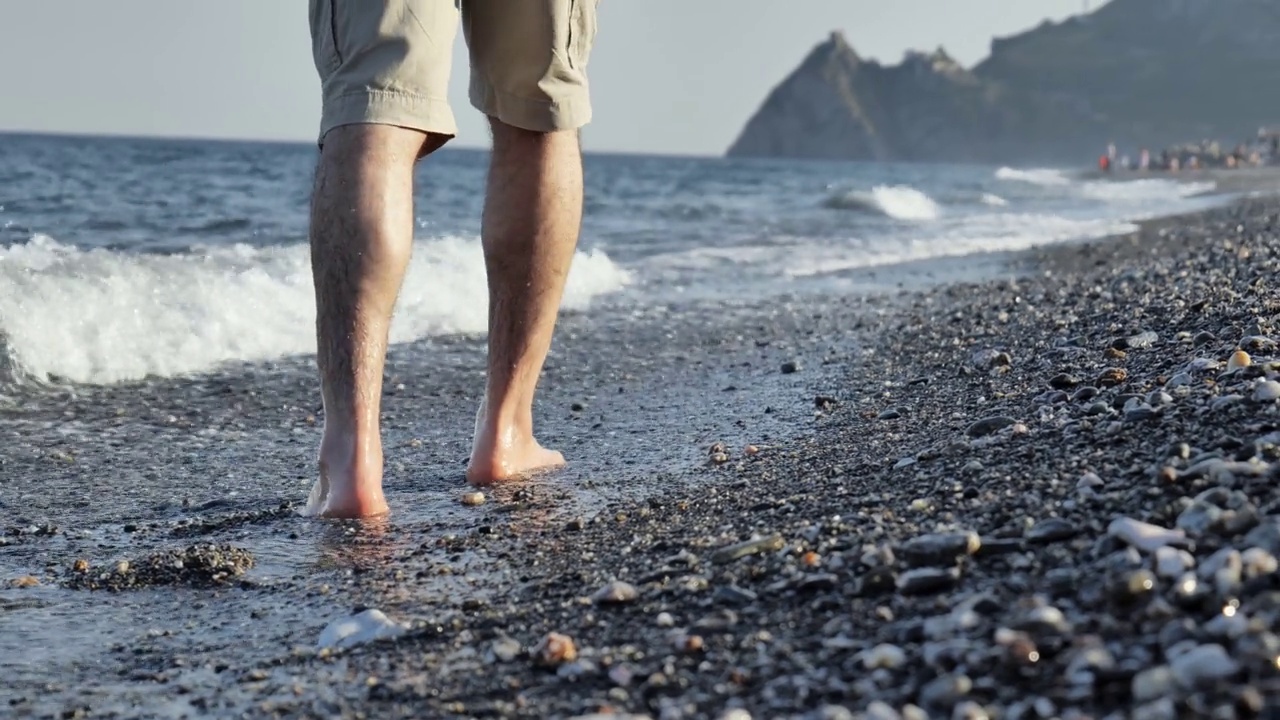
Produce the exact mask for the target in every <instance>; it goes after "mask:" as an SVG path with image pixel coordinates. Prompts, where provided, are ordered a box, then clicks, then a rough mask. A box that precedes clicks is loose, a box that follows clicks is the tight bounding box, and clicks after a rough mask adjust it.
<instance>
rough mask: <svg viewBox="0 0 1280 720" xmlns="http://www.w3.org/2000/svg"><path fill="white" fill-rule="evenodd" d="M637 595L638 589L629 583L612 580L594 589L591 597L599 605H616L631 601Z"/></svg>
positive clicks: (638, 594)
mask: <svg viewBox="0 0 1280 720" xmlns="http://www.w3.org/2000/svg"><path fill="white" fill-rule="evenodd" d="M639 596H640V593H639V591H637V590H636V587H635V586H634V585H632V584H631V583H626V582H622V581H621V580H614V581H613V582H610V583H608V584H606V585H605V586H604V587H602V588H600V589H599V590H597V591H595V592H594V593H593V594H592V595H591V599H592V601H594V602H596V603H598V604H600V605H618V604H621V603H628V602H631V601H633V600H635V599H636V598H637V597H639Z"/></svg>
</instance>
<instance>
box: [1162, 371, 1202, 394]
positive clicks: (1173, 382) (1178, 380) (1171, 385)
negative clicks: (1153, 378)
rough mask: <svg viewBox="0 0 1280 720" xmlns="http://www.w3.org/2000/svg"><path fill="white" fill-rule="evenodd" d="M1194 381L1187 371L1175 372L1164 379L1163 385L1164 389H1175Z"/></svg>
mask: <svg viewBox="0 0 1280 720" xmlns="http://www.w3.org/2000/svg"><path fill="white" fill-rule="evenodd" d="M1195 381H1196V380H1195V378H1193V377H1191V375H1190V374H1189V373H1185V372H1180V373H1175V374H1174V375H1173V376H1172V377H1170V378H1169V379H1168V380H1167V381H1165V384H1164V387H1165V389H1166V390H1177V389H1178V388H1180V387H1185V386H1188V385H1192V384H1194V383H1195Z"/></svg>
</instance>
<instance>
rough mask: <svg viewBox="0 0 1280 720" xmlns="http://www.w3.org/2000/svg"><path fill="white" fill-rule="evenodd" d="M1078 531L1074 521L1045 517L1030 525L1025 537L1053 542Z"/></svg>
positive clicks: (1039, 541)
mask: <svg viewBox="0 0 1280 720" xmlns="http://www.w3.org/2000/svg"><path fill="white" fill-rule="evenodd" d="M1099 482H1101V481H1099ZM1079 532H1080V529H1079V528H1078V527H1077V526H1076V525H1075V523H1072V522H1070V521H1067V520H1064V519H1062V518H1047V519H1045V520H1041V521H1040V522H1038V523H1036V524H1035V525H1032V526H1031V529H1030V530H1028V531H1027V534H1026V539H1027V542H1033V543H1054V542H1060V541H1062V540H1068V539H1070V538H1073V537H1075V536H1076V534H1077V533H1079Z"/></svg>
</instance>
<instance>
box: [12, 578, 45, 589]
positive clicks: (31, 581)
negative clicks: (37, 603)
mask: <svg viewBox="0 0 1280 720" xmlns="http://www.w3.org/2000/svg"><path fill="white" fill-rule="evenodd" d="M39 584H40V581H39V580H38V579H36V577H35V576H34V575H23V576H22V577H19V578H15V579H14V581H13V586H14V587H20V588H29V587H35V586H37V585H39Z"/></svg>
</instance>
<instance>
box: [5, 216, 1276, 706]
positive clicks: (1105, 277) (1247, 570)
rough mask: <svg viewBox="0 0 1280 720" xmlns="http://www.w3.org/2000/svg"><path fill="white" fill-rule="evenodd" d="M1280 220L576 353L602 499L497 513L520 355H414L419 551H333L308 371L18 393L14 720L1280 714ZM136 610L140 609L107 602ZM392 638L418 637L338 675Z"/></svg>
mask: <svg viewBox="0 0 1280 720" xmlns="http://www.w3.org/2000/svg"><path fill="white" fill-rule="evenodd" d="M1278 222H1280V203H1278V202H1276V201H1275V200H1270V199H1256V200H1247V201H1244V202H1242V203H1240V204H1238V205H1236V206H1233V207H1231V208H1228V209H1222V210H1215V211H1210V212H1207V213H1203V214H1200V215H1196V216H1189V217H1183V218H1175V219H1169V220H1162V221H1158V222H1153V223H1148V224H1146V225H1144V227H1143V229H1142V231H1140V232H1138V233H1135V234H1133V235H1131V236H1126V237H1122V238H1112V239H1107V240H1104V241H1097V242H1089V243H1078V244H1071V245H1064V246H1058V247H1053V248H1047V249H1041V250H1037V251H1032V252H1027V253H1019V254H1013V255H1008V256H1001V257H1000V258H999V263H1000V264H1001V266H1000V267H999V268H993V267H991V263H992V259H991V258H988V259H984V260H982V261H981V262H980V263H977V264H974V265H972V266H971V267H980V268H981V271H982V272H981V274H983V275H985V276H987V277H988V279H985V280H981V281H978V280H975V279H973V278H968V279H966V278H965V277H964V273H963V272H959V271H957V270H955V268H956V267H958V266H959V265H958V264H955V263H953V264H951V265H950V266H949V267H950V268H952V269H950V270H946V271H939V273H940V274H939V275H938V276H937V277H938V278H940V279H945V280H946V283H945V284H942V285H928V286H925V287H921V286H920V283H919V278H918V275H917V276H916V277H915V279H913V278H912V277H911V276H903V277H901V282H902V283H903V284H904V286H905V287H904V289H902V290H899V291H892V290H889V291H886V290H885V289H884V287H883V285H884V284H885V282H884V277H883V275H882V274H881V275H876V276H875V277H874V278H873V277H872V276H871V275H870V274H869V273H868V274H866V275H865V277H864V278H863V279H865V280H866V285H867V287H868V292H867V293H865V294H859V295H852V294H851V295H848V296H845V297H841V298H825V299H818V298H807V297H806V298H794V299H790V300H788V299H783V300H779V301H773V302H770V303H768V304H762V305H760V306H756V307H739V308H718V307H707V306H687V307H672V308H669V309H662V308H659V309H651V310H646V311H644V312H643V313H638V314H637V316H636V317H634V318H633V319H632V321H631V322H629V323H613V324H610V325H601V324H598V323H593V321H592V319H591V317H590V316H570V317H567V318H566V319H565V321H564V324H563V325H562V332H561V334H560V336H559V337H558V340H557V348H556V351H555V356H554V357H553V359H552V361H551V363H550V365H549V368H548V374H547V378H546V381H545V387H546V394H545V395H544V396H543V398H542V401H541V404H540V406H539V410H538V412H539V416H540V418H541V419H542V420H543V421H544V423H545V425H544V428H545V430H544V435H545V436H546V440H547V441H548V442H549V443H550V444H553V445H555V446H557V447H559V448H560V449H563V450H564V451H565V452H566V455H567V456H569V457H570V459H571V461H572V462H573V465H572V466H571V467H570V468H569V469H568V470H566V471H565V472H564V473H562V474H560V475H557V476H552V477H548V478H545V479H543V480H540V481H538V482H536V483H532V484H529V485H527V486H522V487H510V488H504V489H500V490H497V491H495V492H493V493H491V497H489V498H488V499H487V501H486V502H485V503H484V504H482V505H479V506H476V507H471V506H466V505H463V504H462V503H461V502H460V497H461V494H462V493H463V492H465V491H466V489H467V488H465V486H464V485H463V484H462V481H461V474H462V469H463V466H462V462H463V460H464V459H465V457H466V442H467V438H466V436H465V434H460V433H457V432H454V431H453V430H454V429H456V428H460V427H468V422H467V419H468V418H469V416H470V414H471V413H472V412H473V411H474V402H475V401H476V399H477V397H478V392H479V390H480V387H481V381H482V377H481V375H480V373H479V371H478V368H479V367H480V364H479V361H480V358H481V356H482V355H481V354H482V350H483V348H482V345H480V344H479V343H478V342H477V341H475V340H473V339H465V338H455V339H447V340H435V341H431V342H424V343H420V344H415V345H413V346H408V347H402V348H397V349H396V350H395V351H394V353H393V358H392V361H391V364H390V366H389V370H388V375H389V381H388V395H389V397H388V398H387V403H386V405H385V410H386V413H387V417H386V422H387V449H388V466H389V473H388V484H389V486H390V488H391V490H390V492H389V501H390V502H391V503H392V505H393V510H394V514H393V516H392V517H391V518H390V519H389V520H388V521H386V522H384V523H374V524H365V525H360V524H354V523H338V522H321V523H317V522H314V521H308V520H304V519H302V518H298V517H296V516H295V515H294V513H293V512H292V511H293V510H294V509H295V505H296V504H297V503H300V502H301V501H302V499H303V496H304V495H305V492H306V489H307V487H309V482H310V479H311V475H310V471H311V454H312V452H313V451H314V443H315V441H316V439H317V435H318V423H319V422H320V420H319V419H317V417H316V416H317V408H316V407H315V402H316V401H315V398H314V380H313V379H312V377H311V375H310V374H309V360H308V359H305V358H299V359H296V360H293V361H288V362H282V363H278V364H276V365H272V366H256V367H253V368H232V369H228V370H227V371H226V372H224V373H218V374H213V375H209V376H204V377H202V378H199V379H196V380H157V381H154V382H149V383H142V384H138V385H134V386H131V387H118V388H75V389H74V390H68V389H51V390H48V391H42V392H39V393H33V392H31V391H24V393H25V394H16V395H13V396H12V397H16V398H18V399H17V400H14V401H12V402H13V404H14V405H15V406H17V407H15V408H13V409H10V410H5V411H0V436H3V437H4V438H5V441H6V446H5V447H6V449H5V450H4V451H2V452H0V463H3V464H2V465H0V471H2V472H3V473H4V475H5V477H6V478H11V477H12V478H18V480H17V482H16V483H13V484H10V485H7V486H6V488H5V490H4V491H3V494H0V510H2V511H3V512H4V517H5V518H6V520H5V523H4V527H0V532H2V533H3V536H2V537H0V543H3V546H2V547H0V554H2V555H0V558H2V562H3V563H4V565H3V567H4V568H5V572H7V573H10V574H11V577H8V578H4V580H5V582H9V581H11V580H16V579H17V578H18V577H19V576H22V575H30V576H31V577H32V578H34V580H35V581H36V582H38V584H37V585H35V586H33V587H22V588H19V587H7V588H4V589H0V638H5V639H4V640H0V643H3V644H4V645H5V653H4V658H5V659H4V660H0V665H3V667H2V668H0V670H3V671H4V672H5V674H6V677H7V678H12V681H11V682H10V683H9V684H7V685H6V686H5V687H4V688H0V707H4V708H7V709H8V710H9V711H11V712H13V713H14V714H16V715H17V716H19V717H23V716H33V717H44V716H50V717H75V716H77V715H76V713H77V712H80V713H83V714H82V715H80V716H84V717H181V716H189V717H195V716H204V715H208V716H220V717H226V716H244V717H277V716H278V717H308V716H349V717H360V716H363V717H433V716H446V715H459V716H474V717H508V716H519V717H575V716H580V715H587V714H591V713H634V714H637V715H643V716H649V717H654V718H658V717H665V718H675V717H723V716H725V715H726V713H727V712H728V711H730V710H732V709H733V708H742V709H744V710H745V711H746V712H749V713H750V715H751V716H752V717H758V718H764V717H815V718H818V717H822V718H839V717H849V716H850V714H856V713H866V714H867V717H873V718H893V717H899V716H902V717H925V716H926V715H925V714H924V713H927V716H928V717H965V718H981V717H988V716H991V717H1011V718H1016V717H1022V718H1031V717H1062V718H1071V717H1074V718H1086V717H1099V718H1101V717H1130V716H1132V717H1143V718H1164V717H1169V718H1173V717H1179V716H1186V715H1188V714H1190V715H1192V716H1202V717H1207V716H1211V715H1212V716H1215V717H1249V716H1256V715H1259V714H1261V715H1262V716H1267V713H1269V712H1275V711H1276V708H1278V707H1280V705H1278V704H1277V703H1280V671H1278V670H1277V664H1276V659H1277V657H1278V656H1280V636H1278V635H1277V634H1276V633H1275V632H1273V629H1274V628H1275V627H1276V624H1277V621H1280V592H1277V589H1280V585H1278V584H1277V582H1276V579H1277V577H1280V576H1278V575H1277V572H1276V557H1277V556H1278V555H1280V529H1278V528H1280V495H1277V492H1278V491H1277V490H1276V489H1275V488H1276V487H1277V483H1276V480H1278V479H1280V475H1278V474H1277V473H1278V472H1280V451H1278V450H1277V447H1278V446H1280V434H1277V429H1278V427H1280V404H1278V403H1277V401H1275V400H1268V399H1267V397H1269V396H1268V394H1267V393H1269V392H1272V390H1273V388H1274V387H1275V386H1273V385H1272V384H1270V383H1271V382H1274V380H1275V379H1276V376H1277V373H1278V372H1280V366H1277V365H1276V364H1275V360H1276V359H1277V357H1278V356H1280V352H1277V350H1276V348H1275V341H1276V340H1280V291H1278V290H1277V289H1276V287H1275V278H1276V277H1277V276H1278V273H1277V271H1278V270H1280V234H1277V230H1276V227H1277V223H1278ZM888 284H890V285H892V284H893V283H892V282H890V283H888ZM1241 347H1243V348H1244V349H1245V350H1246V351H1247V352H1248V353H1249V354H1250V356H1251V364H1249V365H1248V366H1247V367H1242V368H1240V369H1233V370H1230V371H1228V370H1227V367H1226V363H1227V362H1228V361H1229V360H1230V359H1231V357H1232V355H1233V353H1234V352H1235V351H1236V350H1238V349H1240V348H1241ZM1238 361H1239V359H1238V358H1237V362H1238ZM788 363H790V364H791V365H787V364H788ZM784 365H786V367H785V368H784ZM784 370H785V372H784ZM748 445H751V446H753V448H752V449H753V450H754V452H749V451H748V450H747V449H746V448H747V446H748ZM110 487H123V488H124V492H123V493H122V495H121V496H120V497H118V498H116V499H114V500H110V501H107V500H104V498H108V497H110V494H109V493H108V488H110ZM50 517H52V518H57V519H58V527H56V528H51V527H49V526H48V525H46V524H45V523H46V522H47V518H50ZM11 518H15V519H13V520H11ZM1125 518H1128V520H1125ZM1117 520H1120V522H1118V523H1117V522H1115V521H1117ZM1132 521H1145V522H1148V523H1153V524H1155V525H1158V526H1161V527H1164V528H1169V529H1174V531H1173V532H1171V533H1165V534H1160V533H1157V532H1156V531H1153V530H1149V529H1148V530H1143V529H1142V526H1140V525H1136V524H1134V523H1133V522H1132ZM1135 528H1137V530H1135ZM1135 532H1139V533H1142V532H1145V533H1147V534H1145V535H1140V536H1135V535H1134V533H1135ZM743 543H746V544H745V545H743ZM193 545H199V546H201V547H200V548H198V549H197V550H196V551H195V552H194V553H188V554H186V555H182V556H176V555H174V554H172V553H174V552H180V551H184V550H186V549H187V548H190V547H191V546H193ZM207 545H212V546H214V547H213V548H210V547H204V546H207ZM1135 545H1141V546H1142V548H1143V549H1139V548H1138V547H1135ZM1157 545H1159V546H1160V547H1161V548H1162V549H1156V546H1157ZM239 550H243V551H245V552H247V553H248V554H249V556H251V558H252V564H251V566H250V563H248V562H244V561H243V558H244V557H245V556H242V555H241V554H240V552H238V551H239ZM157 553H161V554H160V555H157ZM163 553H169V554H163ZM211 553H217V557H218V558H219V560H218V562H214V563H207V562H205V561H204V560H199V561H195V562H191V561H190V558H197V557H198V558H208V557H211V556H212V555H211ZM175 558H177V559H182V560H184V567H183V568H181V569H178V568H175V566H174V563H173V560H174V559H175ZM77 560H84V561H85V562H86V564H87V565H88V568H87V569H85V568H84V566H80V569H79V570H77V566H76V561H77ZM121 560H127V561H128V562H129V563H130V565H129V566H128V567H126V568H123V569H121V568H120V567H119V563H120V561H121ZM166 563H167V565H166ZM202 563H203V564H202ZM188 564H191V567H187V565H188ZM161 569H163V572H161ZM131 570H132V579H131V580H130V579H129V578H130V574H131V573H130V571H131ZM112 573H115V574H116V578H115V579H116V580H117V581H119V580H121V579H124V580H126V582H123V583H121V582H117V585H123V586H125V587H126V589H123V590H111V589H105V590H84V589H73V588H77V587H84V586H85V584H86V583H85V581H84V579H83V578H84V577H85V576H88V577H90V578H101V577H102V576H103V575H106V576H107V578H106V580H105V581H103V582H104V583H106V584H108V585H109V584H110V581H111V580H112V577H113V575H112ZM78 578H79V579H78ZM612 581H621V582H624V583H626V584H627V586H626V587H623V586H613V587H609V588H608V597H606V596H600V597H598V598H596V599H593V595H595V594H596V593H597V591H600V590H601V589H602V588H606V587H607V586H609V584H610V583H611V582H612ZM89 584H92V583H89ZM100 584H101V583H100ZM628 588H630V590H629V589H628ZM631 590H634V597H631ZM609 598H614V599H617V600H620V602H607V600H608V599H609ZM367 607H371V608H378V609H380V610H382V611H383V612H385V613H386V615H387V616H389V617H391V618H392V619H393V620H397V621H403V622H406V623H409V626H410V629H409V631H408V632H407V633H406V634H404V635H402V636H401V637H399V638H397V639H395V640H389V641H382V642H379V643H373V644H370V645H366V646H361V647H357V648H355V649H351V650H339V651H329V650H324V651H317V649H316V643H317V640H318V638H319V637H320V633H321V631H322V630H323V629H324V628H325V626H326V625H328V624H329V623H330V622H331V621H333V620H335V619H339V618H342V617H344V616H346V615H349V614H351V613H353V612H356V611H358V610H359V609H363V608H367ZM87 621H89V622H87ZM549 633H557V634H559V635H563V636H565V637H568V638H571V641H572V643H573V645H574V647H575V649H576V651H575V652H574V653H572V655H573V657H569V656H567V655H566V654H565V653H564V652H563V647H559V648H558V650H559V652H551V653H549V652H548V651H547V648H546V647H539V646H540V643H543V642H544V640H545V639H546V638H547V636H548V634H549ZM14 648H23V649H25V652H24V653H23V654H22V657H21V658H20V659H18V660H16V661H15V659H14V656H15V655H16V654H17V653H15V652H13V651H12V650H11V649H14ZM729 716H730V717H733V715H729ZM741 717H746V716H745V715H741Z"/></svg>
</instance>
